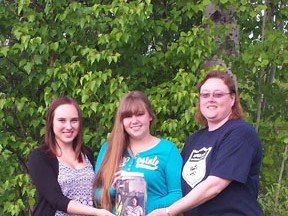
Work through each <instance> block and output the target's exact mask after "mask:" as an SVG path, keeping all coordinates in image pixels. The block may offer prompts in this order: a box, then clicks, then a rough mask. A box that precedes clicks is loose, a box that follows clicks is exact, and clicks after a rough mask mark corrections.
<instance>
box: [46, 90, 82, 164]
mask: <svg viewBox="0 0 288 216" xmlns="http://www.w3.org/2000/svg"><path fill="white" fill-rule="evenodd" d="M64 104H71V105H73V106H74V107H75V108H76V110H77V112H78V120H79V130H78V134H77V136H76V137H75V139H74V140H73V144H72V145H73V146H72V147H73V150H74V151H75V152H76V157H77V159H78V161H79V162H80V163H82V162H83V158H82V155H81V152H83V146H82V122H83V120H82V114H81V110H80V107H79V105H78V103H77V102H76V101H75V100H74V99H72V98H71V97H69V96H60V97H58V98H56V99H55V100H54V101H53V102H52V103H51V105H50V107H49V109H48V112H47V115H46V127H45V142H44V147H45V149H46V151H47V152H49V153H50V154H52V155H53V156H57V145H58V144H57V142H56V139H55V134H54V131H53V120H54V116H55V110H56V109H57V107H59V106H61V105H64Z"/></svg>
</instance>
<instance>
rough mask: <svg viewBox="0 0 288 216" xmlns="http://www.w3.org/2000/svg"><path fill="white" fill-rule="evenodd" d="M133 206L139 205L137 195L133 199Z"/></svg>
mask: <svg viewBox="0 0 288 216" xmlns="http://www.w3.org/2000/svg"><path fill="white" fill-rule="evenodd" d="M132 206H137V199H136V198H135V197H134V198H133V199H132Z"/></svg>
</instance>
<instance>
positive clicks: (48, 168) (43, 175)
mask: <svg viewBox="0 0 288 216" xmlns="http://www.w3.org/2000/svg"><path fill="white" fill-rule="evenodd" d="M53 160H54V159H53V158H50V157H49V156H48V155H47V154H45V153H44V152H42V151H40V150H39V149H37V150H36V151H33V152H32V153H31V155H30V156H29V163H28V167H29V174H30V176H31V179H32V181H33V183H34V184H35V186H36V189H37V190H38V192H40V194H41V195H43V197H44V199H45V200H46V201H47V202H48V203H49V204H50V205H51V206H52V207H53V208H54V209H55V210H60V211H64V212H68V213H72V214H84V215H108V216H110V215H113V214H111V213H109V212H108V211H106V210H102V209H96V208H93V207H90V206H86V205H83V204H81V203H78V202H76V201H74V200H70V199H69V198H67V197H65V196H64V195H63V193H62V191H61V188H60V185H59V183H58V181H57V172H56V171H55V167H53ZM55 160H57V159H55ZM103 213H104V214H103Z"/></svg>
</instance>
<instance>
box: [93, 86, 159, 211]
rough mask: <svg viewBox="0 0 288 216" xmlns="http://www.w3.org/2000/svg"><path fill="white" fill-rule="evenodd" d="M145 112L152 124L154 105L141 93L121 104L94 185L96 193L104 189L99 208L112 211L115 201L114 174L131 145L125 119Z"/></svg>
mask: <svg viewBox="0 0 288 216" xmlns="http://www.w3.org/2000/svg"><path fill="white" fill-rule="evenodd" d="M143 111H147V112H148V114H149V115H150V117H151V118H152V121H151V123H152V122H153V121H154V120H155V114H154V112H153V109H152V105H151V103H150V101H149V99H148V98H147V96H146V95H145V94H144V93H143V92H141V91H131V92H129V93H127V94H126V95H125V96H124V97H123V98H122V100H121V101H120V103H119V106H118V109H117V112H116V115H115V120H114V125H113V129H112V131H111V134H110V136H109V138H108V146H107V150H106V152H105V156H104V158H103V161H102V163H101V165H100V167H99V170H98V172H97V174H96V177H95V180H94V184H93V189H94V191H95V190H96V188H101V189H102V194H101V203H96V205H97V206H99V205H101V207H102V208H105V209H108V210H110V211H111V210H112V206H113V202H114V200H113V199H112V198H111V197H110V186H111V184H112V182H113V177H114V173H115V172H116V171H118V168H119V165H120V163H121V161H122V159H123V155H124V153H125V151H126V150H127V148H128V145H129V135H128V134H127V132H126V131H125V129H124V126H123V119H124V118H125V117H129V116H132V115H137V114H139V113H142V112H143ZM95 202H96V201H95Z"/></svg>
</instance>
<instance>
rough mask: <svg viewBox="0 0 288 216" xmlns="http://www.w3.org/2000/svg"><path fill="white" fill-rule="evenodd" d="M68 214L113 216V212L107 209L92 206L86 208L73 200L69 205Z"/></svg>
mask: <svg viewBox="0 0 288 216" xmlns="http://www.w3.org/2000/svg"><path fill="white" fill-rule="evenodd" d="M67 212H68V213H71V214H80V215H91V216H93V215H94V216H113V215H114V214H112V213H111V212H109V211H107V210H106V209H97V208H93V207H91V206H86V205H83V204H81V203H78V202H76V201H74V200H71V201H70V202H69V204H68V208H67Z"/></svg>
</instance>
